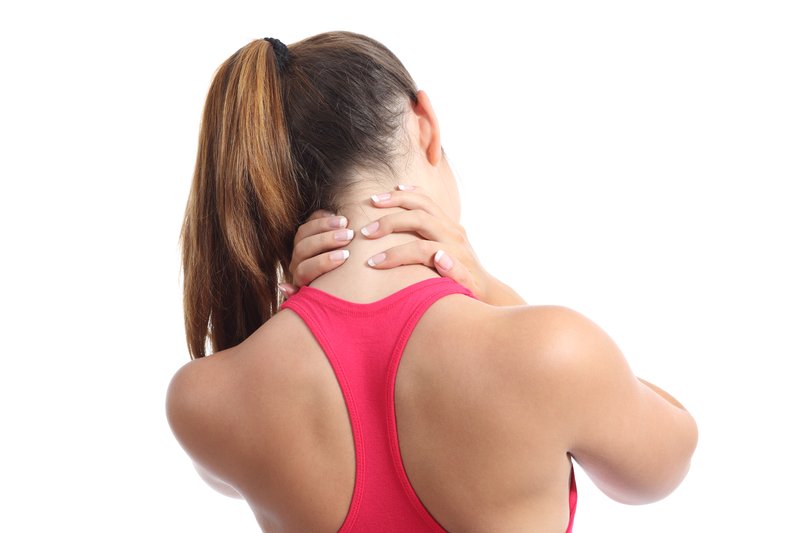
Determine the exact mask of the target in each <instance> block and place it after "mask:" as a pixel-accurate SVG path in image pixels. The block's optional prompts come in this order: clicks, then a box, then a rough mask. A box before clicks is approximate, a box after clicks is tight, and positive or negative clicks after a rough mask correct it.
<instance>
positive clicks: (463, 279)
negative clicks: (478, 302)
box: [433, 248, 477, 294]
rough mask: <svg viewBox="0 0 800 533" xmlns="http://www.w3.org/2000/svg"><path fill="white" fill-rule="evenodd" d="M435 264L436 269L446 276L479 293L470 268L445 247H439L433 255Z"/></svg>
mask: <svg viewBox="0 0 800 533" xmlns="http://www.w3.org/2000/svg"><path fill="white" fill-rule="evenodd" d="M433 264H434V266H435V267H436V271H437V272H438V273H439V275H441V276H442V277H444V278H450V279H452V280H453V281H455V282H456V283H458V284H459V285H461V286H462V287H466V288H467V289H469V290H470V291H472V293H473V294H477V291H476V289H477V288H476V287H475V286H474V284H473V283H474V282H473V280H474V277H473V276H472V273H471V272H470V271H469V269H468V268H467V267H466V266H464V264H463V263H461V261H459V260H458V259H456V258H455V257H451V256H450V255H449V254H448V253H447V252H445V251H444V250H443V249H441V248H440V249H439V250H437V251H436V253H435V254H434V255H433Z"/></svg>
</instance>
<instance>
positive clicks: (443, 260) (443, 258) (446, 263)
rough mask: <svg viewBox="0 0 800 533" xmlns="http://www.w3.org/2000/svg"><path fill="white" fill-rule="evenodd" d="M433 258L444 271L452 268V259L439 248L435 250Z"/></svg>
mask: <svg viewBox="0 0 800 533" xmlns="http://www.w3.org/2000/svg"><path fill="white" fill-rule="evenodd" d="M433 260H434V261H436V262H437V263H439V266H440V267H442V270H444V271H445V272H447V271H448V270H450V269H451V268H453V260H452V259H450V256H448V255H447V254H446V253H444V250H439V251H438V252H436V255H434V256H433Z"/></svg>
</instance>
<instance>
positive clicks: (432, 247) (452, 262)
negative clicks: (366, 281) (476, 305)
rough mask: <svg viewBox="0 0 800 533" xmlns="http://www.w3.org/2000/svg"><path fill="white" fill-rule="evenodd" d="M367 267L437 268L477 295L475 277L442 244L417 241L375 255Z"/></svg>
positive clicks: (368, 261)
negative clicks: (415, 266)
mask: <svg viewBox="0 0 800 533" xmlns="http://www.w3.org/2000/svg"><path fill="white" fill-rule="evenodd" d="M367 265H369V266H371V267H372V268H374V269H376V270H388V269H390V268H394V267H397V266H400V265H426V266H429V267H434V268H436V271H437V272H438V273H439V274H440V275H441V276H442V277H445V278H450V279H452V280H454V281H456V282H457V283H459V284H460V285H462V286H464V287H466V288H468V289H469V290H471V291H472V292H473V293H475V290H476V288H475V286H474V282H473V276H472V274H471V273H470V271H469V269H468V268H467V267H466V266H464V264H463V263H461V261H459V260H458V259H457V258H455V257H453V256H451V255H449V254H448V253H447V252H445V251H444V250H443V249H442V248H441V245H440V243H438V242H434V241H422V240H416V241H413V242H409V243H406V244H401V245H400V246H395V247H393V248H389V249H387V250H384V251H383V252H381V253H379V254H375V255H373V256H372V257H370V258H369V259H368V260H367Z"/></svg>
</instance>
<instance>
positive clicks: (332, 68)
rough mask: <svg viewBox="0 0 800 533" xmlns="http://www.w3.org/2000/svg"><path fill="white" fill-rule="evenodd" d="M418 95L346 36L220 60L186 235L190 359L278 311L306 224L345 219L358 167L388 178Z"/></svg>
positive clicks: (377, 55) (234, 340)
mask: <svg viewBox="0 0 800 533" xmlns="http://www.w3.org/2000/svg"><path fill="white" fill-rule="evenodd" d="M273 43H274V44H275V45H277V48H273ZM276 54H277V55H276ZM279 60H280V62H279ZM416 93H417V88H416V85H415V83H414V80H413V79H412V78H411V76H410V75H409V73H408V71H407V70H406V69H405V67H404V66H403V64H402V63H401V62H400V60H399V59H397V57H396V56H395V55H394V54H393V53H392V52H391V51H389V49H388V48H386V47H385V46H384V45H382V44H381V43H379V42H378V41H376V40H374V39H371V38H369V37H367V36H365V35H359V34H357V33H351V32H343V31H337V32H327V33H321V34H318V35H314V36H312V37H309V38H307V39H303V40H302V41H299V42H296V43H294V44H292V45H291V50H289V49H287V48H286V47H285V45H283V44H282V43H280V41H278V40H277V39H272V38H268V39H266V40H264V39H259V40H257V41H253V42H251V43H250V44H248V45H246V46H245V47H243V48H242V49H240V50H239V51H237V52H236V53H235V54H233V55H232V56H231V57H230V58H228V59H227V60H226V61H225V62H224V63H223V64H222V66H221V67H220V68H219V69H218V70H217V72H216V74H215V75H214V79H213V81H212V83H211V88H210V89H209V91H208V98H207V99H206V105H205V110H204V111H203V123H202V126H201V129H200V142H199V145H198V150H197V163H196V166H195V171H194V179H193V180H192V188H191V192H190V193H189V201H188V203H187V205H186V215H185V217H184V221H183V228H182V230H181V245H182V260H183V273H184V280H183V308H184V315H185V326H186V342H187V344H188V347H189V353H190V355H191V357H192V358H193V359H194V358H198V357H203V356H205V355H206V353H207V348H206V341H207V340H210V343H211V347H210V348H211V349H210V352H212V353H213V352H217V351H220V350H224V349H226V348H231V347H233V346H236V345H237V344H239V343H241V342H242V341H244V340H245V339H246V338H247V337H248V336H250V334H252V333H253V332H254V331H255V330H257V329H258V328H259V327H261V325H262V324H263V323H264V322H266V321H267V320H269V318H270V317H271V316H272V315H274V314H275V313H276V312H277V311H278V309H279V303H278V302H279V301H281V298H282V296H280V294H279V292H278V287H277V285H278V283H279V282H281V281H284V280H285V278H286V275H287V274H288V272H289V263H290V261H291V254H292V248H293V243H294V235H295V232H296V231H297V228H298V226H299V225H300V223H301V221H303V220H305V219H306V218H307V217H308V215H310V214H311V213H313V212H314V211H315V210H317V209H327V210H330V211H332V212H334V213H335V212H338V211H339V210H340V208H341V204H340V201H342V199H341V197H340V196H339V195H340V194H341V193H342V191H346V190H347V189H348V187H350V186H351V185H353V183H354V181H352V180H355V179H358V178H357V177H356V176H357V174H356V173H354V172H353V171H354V170H364V171H368V172H369V173H370V174H373V175H374V176H381V175H386V176H391V173H392V172H393V171H394V168H395V164H396V161H397V157H399V156H398V155H397V154H398V153H401V152H402V151H403V150H402V146H400V145H399V144H398V143H400V141H398V139H400V138H402V136H401V135H399V133H401V129H402V128H403V125H404V117H405V109H406V107H407V106H408V102H409V100H410V101H411V102H414V101H416ZM401 166H402V165H401Z"/></svg>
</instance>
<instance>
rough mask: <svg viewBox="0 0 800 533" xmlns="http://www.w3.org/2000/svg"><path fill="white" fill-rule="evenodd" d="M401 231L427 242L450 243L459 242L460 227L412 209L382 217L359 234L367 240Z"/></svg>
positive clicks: (362, 229)
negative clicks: (418, 236) (414, 234)
mask: <svg viewBox="0 0 800 533" xmlns="http://www.w3.org/2000/svg"><path fill="white" fill-rule="evenodd" d="M402 231H413V232H415V233H417V234H418V235H420V236H421V237H422V238H424V239H428V240H433V241H439V242H448V243H452V242H459V241H460V239H459V232H460V231H461V226H459V225H458V224H455V223H453V222H452V221H450V220H447V219H445V220H442V219H440V218H437V217H435V216H433V215H431V214H430V213H428V212H426V211H423V210H421V209H412V210H409V211H398V212H397V213H391V214H389V215H385V216H382V217H381V218H379V219H378V220H374V221H372V222H370V223H369V224H367V225H366V226H364V227H363V228H361V234H362V235H364V236H365V237H367V238H368V239H377V238H379V237H383V236H384V235H388V234H390V233H396V232H402Z"/></svg>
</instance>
